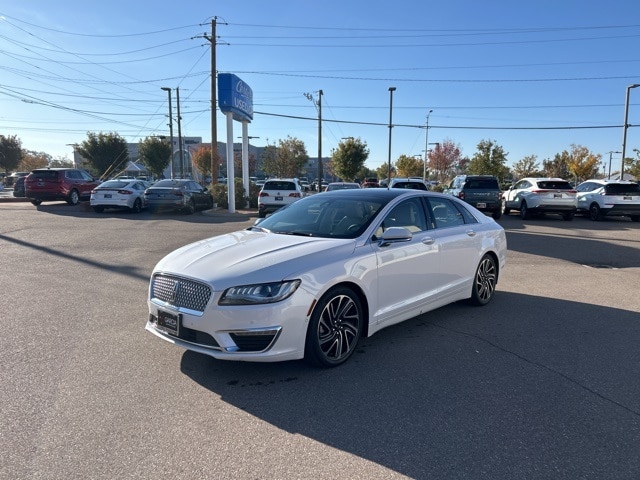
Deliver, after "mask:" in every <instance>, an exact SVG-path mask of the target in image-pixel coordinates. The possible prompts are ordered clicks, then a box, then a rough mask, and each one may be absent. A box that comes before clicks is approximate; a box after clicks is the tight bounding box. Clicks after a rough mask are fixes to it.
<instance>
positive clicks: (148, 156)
mask: <svg viewBox="0 0 640 480" xmlns="http://www.w3.org/2000/svg"><path fill="white" fill-rule="evenodd" d="M138 158H139V159H140V162H141V163H142V164H143V165H144V166H145V167H147V170H148V171H149V172H150V173H151V174H152V175H154V176H156V177H161V176H162V172H164V170H165V169H166V168H167V167H168V166H169V163H170V162H171V145H169V144H168V143H167V142H166V141H165V140H163V139H161V138H158V137H147V138H145V139H144V140H143V141H141V142H139V143H138Z"/></svg>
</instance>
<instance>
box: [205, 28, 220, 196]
mask: <svg viewBox="0 0 640 480" xmlns="http://www.w3.org/2000/svg"><path fill="white" fill-rule="evenodd" d="M217 18H218V17H213V20H211V38H208V39H207V40H209V42H211V183H212V184H213V174H214V172H215V171H216V170H214V168H215V169H217V166H218V165H217V162H218V123H217V121H216V113H217V103H218V101H217V96H216V78H217V71H216V69H217V66H216V20H217ZM205 38H206V37H205Z"/></svg>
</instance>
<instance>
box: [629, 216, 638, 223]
mask: <svg viewBox="0 0 640 480" xmlns="http://www.w3.org/2000/svg"><path fill="white" fill-rule="evenodd" d="M631 221H632V222H640V215H631Z"/></svg>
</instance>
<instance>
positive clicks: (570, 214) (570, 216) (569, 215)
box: [562, 212, 575, 222]
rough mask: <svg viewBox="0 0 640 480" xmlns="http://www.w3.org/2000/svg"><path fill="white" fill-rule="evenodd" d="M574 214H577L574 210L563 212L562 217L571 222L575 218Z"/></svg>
mask: <svg viewBox="0 0 640 480" xmlns="http://www.w3.org/2000/svg"><path fill="white" fill-rule="evenodd" d="M574 216H575V213H574V212H567V213H563V214H562V219H563V220H565V221H567V222H570V221H571V220H573V217H574Z"/></svg>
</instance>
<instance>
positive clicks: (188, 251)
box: [154, 230, 355, 291]
mask: <svg viewBox="0 0 640 480" xmlns="http://www.w3.org/2000/svg"><path fill="white" fill-rule="evenodd" d="M354 248H355V240H350V239H328V238H314V237H300V236H295V235H282V234H276V233H265V232H257V231H249V230H242V231H238V232H234V233H229V234H226V235H221V236H218V237H213V238H209V239H206V240H201V241H199V242H196V243H192V244H189V245H186V246H184V247H181V248H179V249H178V250H175V251H173V252H171V253H170V254H168V255H167V256H166V257H164V258H163V259H162V260H160V262H159V263H158V264H157V265H156V267H155V269H154V273H156V272H163V273H169V274H175V275H180V276H184V277H188V278H194V279H199V280H203V281H205V282H207V283H209V284H210V285H211V286H212V287H213V289H214V290H217V291H221V290H224V289H226V288H228V287H230V286H234V285H247V284H254V283H263V282H273V281H279V280H283V279H290V278H294V276H295V275H296V274H297V273H298V272H303V271H308V270H310V269H313V268H318V267H321V266H322V265H326V264H328V263H330V262H331V261H332V260H333V259H335V258H337V257H342V258H345V259H346V258H347V257H348V255H349V254H350V253H351V252H353V249H354Z"/></svg>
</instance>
